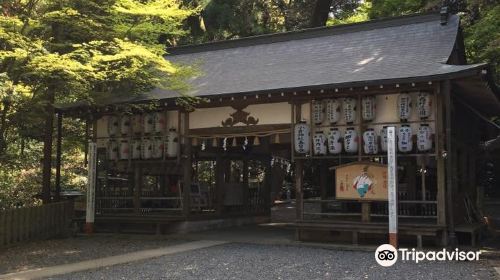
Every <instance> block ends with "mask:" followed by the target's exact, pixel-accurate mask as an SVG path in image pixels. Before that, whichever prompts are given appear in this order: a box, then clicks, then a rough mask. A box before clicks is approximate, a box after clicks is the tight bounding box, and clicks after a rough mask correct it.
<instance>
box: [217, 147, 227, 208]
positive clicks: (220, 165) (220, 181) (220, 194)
mask: <svg viewBox="0 0 500 280" xmlns="http://www.w3.org/2000/svg"><path fill="white" fill-rule="evenodd" d="M224 170H225V168H224V160H223V159H222V157H221V156H220V154H217V156H216V158H215V196H216V205H215V210H216V213H217V215H218V216H221V215H222V212H223V210H224V189H223V187H224Z"/></svg>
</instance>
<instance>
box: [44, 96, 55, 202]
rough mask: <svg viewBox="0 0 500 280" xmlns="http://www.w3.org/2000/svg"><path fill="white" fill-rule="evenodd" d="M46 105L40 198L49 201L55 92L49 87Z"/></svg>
mask: <svg viewBox="0 0 500 280" xmlns="http://www.w3.org/2000/svg"><path fill="white" fill-rule="evenodd" d="M47 92H48V97H47V100H46V101H47V105H46V106H45V113H46V114H47V115H46V118H45V129H44V131H45V132H44V134H45V135H44V139H43V167H42V200H43V203H44V204H46V203H50V181H51V180H50V178H51V174H52V133H53V129H54V105H53V104H54V98H55V93H54V91H53V89H52V88H51V87H49V89H48V90H47Z"/></svg>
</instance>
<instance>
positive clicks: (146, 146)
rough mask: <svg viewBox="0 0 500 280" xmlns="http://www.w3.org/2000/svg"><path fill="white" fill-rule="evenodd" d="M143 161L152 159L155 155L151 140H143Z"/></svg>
mask: <svg viewBox="0 0 500 280" xmlns="http://www.w3.org/2000/svg"><path fill="white" fill-rule="evenodd" d="M141 151H142V159H150V158H151V156H152V154H153V141H151V139H149V138H143V139H142V147H141Z"/></svg>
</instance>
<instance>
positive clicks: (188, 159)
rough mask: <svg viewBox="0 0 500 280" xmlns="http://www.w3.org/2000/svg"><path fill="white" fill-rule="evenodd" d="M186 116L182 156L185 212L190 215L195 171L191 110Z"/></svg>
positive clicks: (185, 113)
mask: <svg viewBox="0 0 500 280" xmlns="http://www.w3.org/2000/svg"><path fill="white" fill-rule="evenodd" d="M182 115H183V116H184V119H183V130H182V132H183V139H184V151H183V156H182V160H183V161H182V162H183V186H184V187H183V193H182V194H183V196H182V201H183V204H182V205H183V209H182V210H183V213H184V216H185V217H187V216H189V213H190V212H191V205H190V204H191V183H192V182H191V181H192V178H191V177H192V175H193V174H192V173H193V159H192V149H191V148H192V147H191V144H192V143H191V138H189V136H188V131H189V112H184V113H183V114H182Z"/></svg>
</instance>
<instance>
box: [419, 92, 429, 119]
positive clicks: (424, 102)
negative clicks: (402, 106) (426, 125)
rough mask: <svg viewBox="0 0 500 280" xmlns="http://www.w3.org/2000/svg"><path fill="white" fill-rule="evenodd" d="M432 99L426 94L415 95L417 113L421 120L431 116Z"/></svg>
mask: <svg viewBox="0 0 500 280" xmlns="http://www.w3.org/2000/svg"><path fill="white" fill-rule="evenodd" d="M431 107H432V99H431V96H430V95H429V94H428V93H426V92H420V93H419V94H418V95H417V111H418V116H419V117H420V118H421V119H425V118H428V117H430V116H431Z"/></svg>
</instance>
